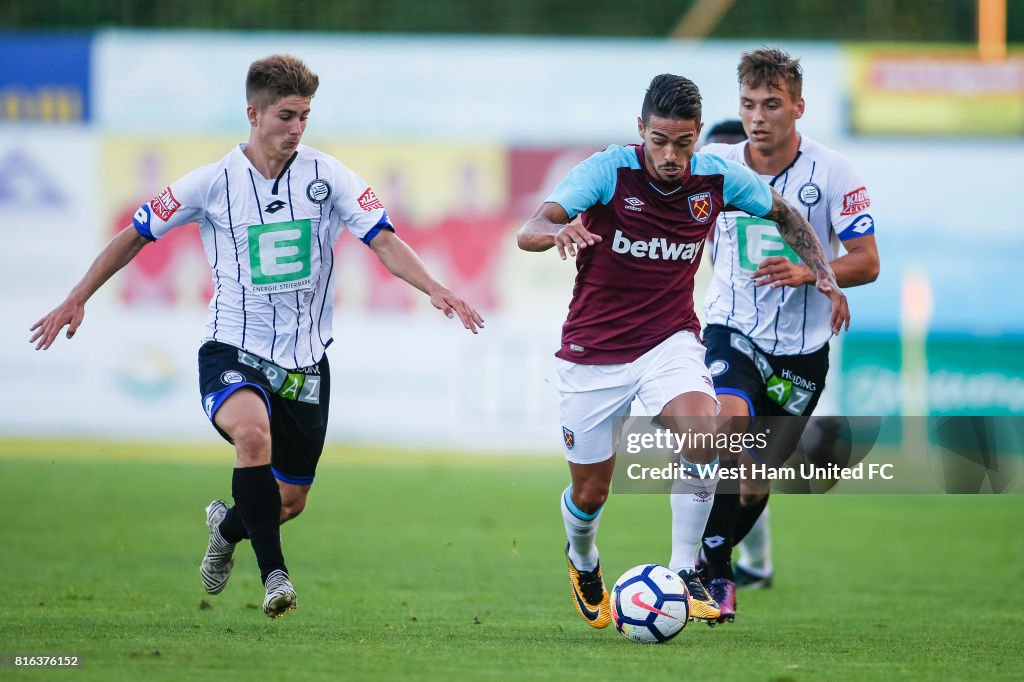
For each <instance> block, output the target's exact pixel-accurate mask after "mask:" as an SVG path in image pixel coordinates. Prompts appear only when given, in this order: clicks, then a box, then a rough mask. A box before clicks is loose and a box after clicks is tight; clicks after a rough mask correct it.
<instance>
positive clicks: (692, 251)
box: [612, 230, 704, 263]
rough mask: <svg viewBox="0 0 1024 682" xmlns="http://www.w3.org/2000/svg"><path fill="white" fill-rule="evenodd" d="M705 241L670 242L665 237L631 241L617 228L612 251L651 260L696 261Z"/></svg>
mask: <svg viewBox="0 0 1024 682" xmlns="http://www.w3.org/2000/svg"><path fill="white" fill-rule="evenodd" d="M703 243H704V240H703V239H701V240H700V241H699V242H689V243H686V244H680V243H677V242H670V241H669V240H667V239H665V238H664V237H652V238H651V239H649V240H647V241H640V240H639V239H638V240H636V241H631V240H630V239H629V237H627V236H626V235H624V234H622V230H615V238H614V239H613V240H612V251H614V252H615V253H628V254H629V255H631V256H634V257H636V258H650V259H651V260H682V261H689V262H690V263H692V262H694V261H695V260H696V259H697V254H698V253H700V247H701V245H702V244H703Z"/></svg>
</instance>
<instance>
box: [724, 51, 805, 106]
mask: <svg viewBox="0 0 1024 682" xmlns="http://www.w3.org/2000/svg"><path fill="white" fill-rule="evenodd" d="M736 75H737V76H738V80H739V83H740V85H741V86H744V85H746V86H747V87H750V88H759V87H761V86H762V85H765V84H767V85H768V88H769V89H771V88H775V89H776V90H781V89H782V88H781V86H780V83H785V84H786V86H787V89H788V90H789V95H790V97H792V98H793V100H798V99H800V96H801V93H802V92H803V87H804V70H803V69H802V68H801V67H800V60H799V59H793V58H792V57H790V56H789V55H788V54H787V53H785V52H783V51H782V50H780V49H779V48H777V47H762V48H761V49H760V50H754V51H752V52H744V53H743V56H742V57H740V64H739V66H737V67H736Z"/></svg>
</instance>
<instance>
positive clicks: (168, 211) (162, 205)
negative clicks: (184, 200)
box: [149, 187, 181, 223]
mask: <svg viewBox="0 0 1024 682" xmlns="http://www.w3.org/2000/svg"><path fill="white" fill-rule="evenodd" d="M149 205H150V206H151V207H152V208H153V213H155V214H156V215H157V217H158V218H160V220H162V221H164V222H165V223H166V222H167V221H168V220H170V219H171V216H172V215H174V212H175V211H177V210H178V209H179V208H181V203H180V202H179V201H178V200H177V199H175V198H174V195H173V194H171V188H170V187H168V188H167V189H165V190H164V191H163V192H161V193H160V194H158V195H156V196H155V197H153V200H152V201H150V202H149Z"/></svg>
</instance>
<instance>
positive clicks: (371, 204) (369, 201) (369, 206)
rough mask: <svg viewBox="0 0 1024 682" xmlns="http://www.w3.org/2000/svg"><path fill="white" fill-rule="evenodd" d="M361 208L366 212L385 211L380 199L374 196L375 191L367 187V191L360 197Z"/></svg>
mask: <svg viewBox="0 0 1024 682" xmlns="http://www.w3.org/2000/svg"><path fill="white" fill-rule="evenodd" d="M359 208H361V209H363V210H364V211H376V210H378V209H383V208H384V204H382V203H380V199H378V198H377V195H376V194H374V192H373V189H371V188H370V187H367V188H366V191H365V192H363V193H362V195H361V196H360V197H359Z"/></svg>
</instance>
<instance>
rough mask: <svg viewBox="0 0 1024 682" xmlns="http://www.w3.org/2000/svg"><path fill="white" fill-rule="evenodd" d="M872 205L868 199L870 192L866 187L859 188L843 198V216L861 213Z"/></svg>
mask: <svg viewBox="0 0 1024 682" xmlns="http://www.w3.org/2000/svg"><path fill="white" fill-rule="evenodd" d="M870 205H871V199H869V198H868V191H867V189H865V188H864V187H858V188H857V189H855V190H853V191H852V192H849V193H847V194H846V195H845V196H844V197H843V215H853V214H854V213H859V212H860V211H863V210H864V209H865V208H867V207H868V206H870Z"/></svg>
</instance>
